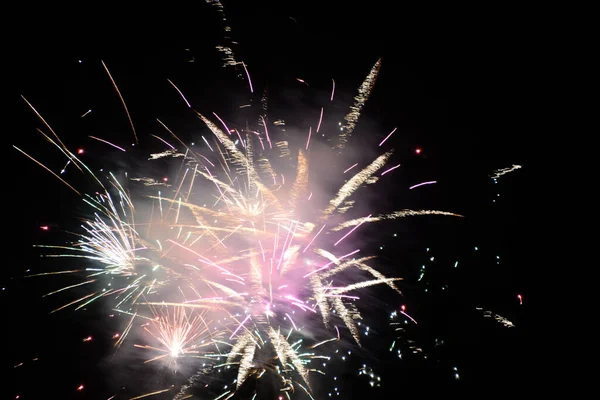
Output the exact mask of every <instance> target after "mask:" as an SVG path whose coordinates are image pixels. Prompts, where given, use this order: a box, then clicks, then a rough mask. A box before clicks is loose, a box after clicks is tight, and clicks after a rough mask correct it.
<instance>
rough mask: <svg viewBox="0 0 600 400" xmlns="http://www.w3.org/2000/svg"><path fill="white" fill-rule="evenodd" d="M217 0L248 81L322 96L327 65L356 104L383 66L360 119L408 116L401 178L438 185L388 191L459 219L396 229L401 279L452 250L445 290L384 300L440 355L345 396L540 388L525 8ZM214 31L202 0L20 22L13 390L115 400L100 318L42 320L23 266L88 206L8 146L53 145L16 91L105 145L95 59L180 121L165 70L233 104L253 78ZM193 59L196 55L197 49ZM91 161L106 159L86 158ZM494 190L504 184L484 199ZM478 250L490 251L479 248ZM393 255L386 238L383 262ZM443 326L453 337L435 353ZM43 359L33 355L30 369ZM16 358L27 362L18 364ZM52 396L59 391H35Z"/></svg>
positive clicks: (385, 121) (12, 162)
mask: <svg viewBox="0 0 600 400" xmlns="http://www.w3.org/2000/svg"><path fill="white" fill-rule="evenodd" d="M224 4H225V13H226V16H227V19H228V22H229V24H230V25H231V27H232V36H233V38H234V40H236V41H237V42H239V46H238V47H236V50H237V52H236V58H237V59H239V60H244V61H245V62H246V64H248V66H249V68H250V71H251V74H252V77H253V80H255V81H256V82H264V81H267V80H268V81H269V82H271V84H277V83H279V82H285V83H286V84H288V85H290V84H291V81H293V80H294V79H295V78H296V77H302V78H303V79H305V80H306V81H307V82H309V83H310V84H311V87H314V88H315V90H321V91H325V92H327V91H329V89H330V86H329V85H330V79H331V78H334V79H336V83H338V85H339V88H338V93H339V96H344V95H345V96H347V98H348V99H351V96H353V95H354V94H355V92H356V88H357V87H358V85H359V84H360V82H361V81H362V79H363V78H364V76H365V75H366V73H367V72H368V70H369V69H370V68H371V66H372V65H373V63H374V62H375V61H376V60H377V59H378V58H379V57H383V66H382V69H381V74H380V77H379V80H378V82H377V84H376V88H375V90H374V93H373V96H372V98H371V100H370V102H369V103H368V105H367V107H366V108H365V111H364V113H363V115H364V117H365V118H366V119H367V120H368V121H367V122H366V123H367V124H368V126H369V128H372V130H373V131H376V132H378V134H379V135H385V134H387V132H386V130H388V131H389V129H388V128H390V127H394V126H399V131H398V132H397V133H396V134H395V136H394V137H393V140H394V142H393V144H394V147H395V148H396V157H397V158H398V159H400V160H401V162H402V163H403V166H404V168H405V170H406V171H407V172H405V174H406V176H407V178H406V179H407V180H406V181H403V182H402V184H404V185H405V186H406V184H414V183H418V182H419V181H424V180H430V179H437V180H438V184H437V185H435V186H432V187H427V188H423V189H424V190H423V191H422V192H416V191H415V192H411V193H407V191H406V190H405V189H406V188H404V189H400V184H398V185H399V186H398V189H395V190H393V192H395V193H396V194H394V195H393V196H394V197H395V196H397V197H402V199H403V203H402V204H403V205H406V207H408V208H430V207H431V208H441V209H449V210H452V211H455V212H458V213H461V214H464V215H466V216H467V218H466V219H465V222H464V223H446V222H441V221H440V220H436V219H429V218H418V219H417V221H412V222H410V223H409V225H403V226H402V227H400V228H396V227H390V228H389V229H391V231H390V234H391V233H392V232H396V231H397V230H398V232H399V236H400V237H401V240H402V243H401V246H402V248H403V249H404V250H402V251H401V255H400V257H402V260H403V261H404V263H405V265H406V267H404V268H406V273H407V274H411V273H412V274H414V273H415V270H416V269H418V266H419V265H420V264H421V263H422V262H424V260H426V258H427V257H428V255H427V254H425V253H424V249H425V248H427V247H429V248H431V249H432V251H434V252H436V257H437V258H438V259H440V260H444V262H445V263H446V265H445V266H444V267H442V266H439V267H438V266H436V267H435V268H433V269H432V272H431V282H432V283H431V285H432V287H433V286H436V287H438V288H439V287H441V286H444V285H447V286H448V291H447V292H444V293H442V292H440V291H439V290H433V289H432V290H431V291H430V292H428V294H427V295H425V294H423V291H422V288H421V287H419V286H407V287H406V288H405V292H406V297H405V299H403V300H400V301H395V302H394V303H390V304H392V305H394V306H397V304H400V303H402V304H407V305H408V306H409V308H410V309H411V310H414V312H415V313H416V314H417V315H418V316H420V317H421V318H417V319H419V320H420V322H421V326H422V327H420V328H419V329H418V330H417V331H416V332H415V339H416V340H417V341H418V342H419V341H420V345H422V347H423V348H424V349H425V350H426V351H430V360H433V359H435V360H440V361H435V362H434V361H427V362H423V361H418V360H416V359H415V360H412V361H411V360H407V361H406V363H404V364H401V365H400V366H398V365H396V364H391V363H390V364H387V361H386V360H385V357H387V356H382V357H381V360H382V361H381V363H382V365H383V368H384V372H383V375H385V376H384V388H383V389H367V390H366V389H365V387H366V385H365V384H364V382H362V384H361V382H359V380H355V382H354V381H353V378H352V377H349V378H348V379H347V382H346V383H347V384H348V385H350V387H351V388H352V391H347V392H346V393H354V394H355V396H354V397H350V396H349V397H343V398H363V397H360V396H362V395H370V396H373V397H374V398H383V396H384V393H387V394H396V393H397V394H398V395H401V394H402V393H404V394H405V395H410V396H412V395H414V394H417V393H420V394H421V395H423V394H429V393H438V392H443V393H465V392H470V391H471V390H482V389H483V390H489V391H490V392H494V391H495V390H498V388H499V387H501V388H507V389H509V390H511V391H514V393H516V394H518V393H521V391H524V390H526V389H525V388H528V387H531V386H532V385H533V381H534V380H535V377H534V376H533V375H534V374H532V373H531V372H530V371H531V370H532V368H536V364H535V363H534V362H533V361H532V350H531V349H532V347H533V344H532V341H531V338H530V334H529V331H530V329H531V324H532V322H531V320H532V318H534V317H532V314H533V311H532V310H533V307H535V306H534V304H535V299H532V297H534V296H533V293H535V291H534V285H533V277H534V276H535V274H536V269H535V268H536V267H535V266H534V264H533V263H532V259H533V257H532V252H531V250H530V249H529V247H528V241H529V240H530V237H531V235H532V231H533V227H532V225H533V222H532V216H531V212H532V210H533V208H534V207H533V196H532V191H531V190H532V189H531V188H530V182H531V180H532V177H531V172H530V168H531V160H532V159H533V157H532V154H531V152H532V151H533V144H534V143H535V140H536V139H537V137H538V133H537V132H536V128H535V122H534V121H532V120H531V113H532V108H533V106H532V102H533V99H534V97H535V96H534V93H535V90H536V88H537V82H536V79H535V78H534V77H535V68H536V66H537V65H538V59H537V57H538V54H537V49H538V48H539V46H537V43H539V39H538V33H536V32H535V30H534V28H533V27H532V25H531V24H529V23H527V22H528V21H530V19H529V18H530V15H528V14H527V13H526V12H525V10H517V9H495V8H494V7H491V6H489V7H487V8H482V9H477V8H471V7H469V8H464V9H462V8H459V7H457V8H453V7H449V8H448V9H435V10H418V11H417V10H414V9H412V8H411V7H407V6H404V5H398V4H392V5H385V3H383V2H370V3H369V4H368V7H367V6H366V5H364V4H361V5H360V6H356V7H352V6H348V5H347V4H345V3H339V4H337V3H334V2H330V3H320V4H318V3H315V4H311V3H310V2H307V3H305V2H303V3H301V4H300V3H293V4H292V3H290V4H288V3H285V5H282V3H277V4H271V3H260V2H258V3H257V2H226V3H224ZM153 11H154V12H153V13H152V14H153V15H155V13H159V12H161V10H157V9H155V10H153ZM130 15H131V16H130ZM171 15H173V16H172V17H171ZM528 26H529V28H527V27H528ZM221 28H222V26H221V25H220V24H219V23H218V14H217V13H216V12H215V9H214V8H211V7H209V6H206V5H205V4H202V3H200V4H196V5H195V6H194V7H193V8H189V9H188V8H181V9H179V10H175V11H174V10H172V9H170V10H168V12H166V13H165V15H164V16H163V17H162V18H160V19H154V18H150V17H149V16H148V15H147V14H145V12H144V9H143V8H140V9H139V10H134V11H133V12H132V13H129V12H126V11H125V10H121V9H111V10H105V9H104V10H103V9H102V8H101V7H99V6H97V8H94V7H93V6H91V7H90V9H88V10H85V12H84V11H83V10H82V11H81V12H78V13H75V14H71V15H68V14H64V13H62V12H60V11H59V10H56V9H55V10H51V11H49V12H48V13H47V14H46V13H44V12H43V11H42V10H40V11H39V12H36V13H35V15H33V16H31V17H28V18H24V19H23V30H22V32H20V33H15V40H14V41H11V44H10V48H11V51H12V50H14V56H13V57H10V64H11V66H13V67H14V73H12V74H11V77H12V79H11V86H13V85H14V86H15V87H16V93H14V94H13V95H12V96H11V99H10V104H11V106H13V105H14V107H15V112H14V113H12V114H11V115H9V116H8V119H9V121H10V125H9V126H11V132H10V134H7V136H6V138H7V139H6V140H5V141H4V143H5V145H4V157H5V158H6V159H7V160H8V161H7V165H9V173H8V174H7V175H8V176H7V177H6V179H8V180H9V184H8V185H7V187H8V188H10V189H9V190H8V191H7V193H9V197H10V198H11V205H10V206H9V209H8V210H7V212H8V213H9V221H10V222H9V224H10V227H11V230H10V231H11V235H10V238H9V241H8V245H7V247H8V248H9V249H10V250H9V251H8V252H7V260H8V261H7V264H6V265H7V267H6V268H5V273H3V274H1V275H0V276H1V278H0V284H1V286H2V287H6V290H5V291H3V292H2V293H1V294H0V302H2V306H3V309H4V310H5V320H6V321H8V324H9V326H10V327H11V328H10V329H9V332H7V338H9V339H8V342H7V343H10V345H9V347H10V349H9V351H8V353H7V357H6V358H5V360H4V361H3V365H2V368H3V369H6V371H7V375H5V376H8V377H10V378H9V382H10V383H9V385H8V386H5V389H6V393H7V397H6V398H15V395H16V394H21V396H22V397H21V398H58V397H57V396H59V395H60V396H61V398H66V399H68V398H78V399H96V398H98V399H102V398H107V397H108V396H104V397H102V395H103V394H104V392H105V390H106V387H108V386H109V385H108V384H106V382H105V381H104V378H103V377H102V376H100V375H99V372H98V370H97V369H96V366H95V365H96V361H97V360H99V359H101V358H103V357H104V352H105V350H106V348H107V346H108V344H109V341H108V340H105V341H104V342H102V340H101V339H98V341H97V342H98V343H97V344H94V346H95V347H92V346H87V347H86V346H84V345H82V343H81V338H82V337H85V336H87V334H88V332H89V331H90V329H89V328H88V326H89V324H90V322H93V321H90V319H91V320H93V319H94V318H95V316H92V317H85V316H83V317H81V318H80V319H79V318H75V316H74V315H73V314H72V313H70V312H69V311H67V312H65V313H64V314H61V315H58V314H55V315H52V316H47V315H46V314H47V312H48V310H50V309H51V308H52V306H50V305H49V304H48V302H47V300H46V299H40V298H39V294H41V293H45V292H44V290H45V285H46V284H45V283H43V282H35V283H30V282H31V281H23V280H20V279H15V278H14V277H15V276H19V275H23V274H24V273H25V270H27V269H29V268H32V269H35V268H36V267H37V266H38V265H39V264H40V261H39V258H38V253H36V252H34V251H32V249H31V246H32V244H35V243H40V242H45V241H47V240H48V239H47V233H46V232H41V231H40V229H39V227H40V226H41V225H51V226H55V225H56V226H57V228H58V227H59V226H60V224H62V223H64V222H63V221H64V219H65V218H72V217H71V216H70V214H71V213H72V212H73V211H74V210H78V209H77V207H78V200H77V198H75V197H74V196H72V194H71V193H70V192H69V191H68V189H67V188H65V187H64V186H62V185H61V184H60V182H57V181H56V180H55V179H54V178H53V177H52V176H50V175H49V174H48V173H47V172H46V171H43V170H42V169H41V168H40V167H38V166H37V165H35V164H33V163H32V162H30V161H29V160H27V159H26V158H25V157H23V156H22V155H21V154H19V153H18V152H17V151H15V150H14V149H13V148H11V147H10V146H12V145H13V144H14V145H17V146H18V147H20V148H22V149H24V150H25V151H28V152H29V153H30V154H32V155H35V156H40V158H43V159H44V160H52V157H45V158H44V155H45V153H44V152H45V151H46V150H47V149H48V147H47V146H44V143H43V141H42V140H40V138H39V137H37V135H38V134H37V133H36V132H35V128H36V127H41V125H40V123H39V121H38V120H37V119H36V117H35V115H34V114H33V113H32V112H31V110H30V109H29V108H28V107H27V105H26V104H25V103H24V102H23V100H22V99H21V98H20V95H23V96H25V97H26V98H27V99H28V100H29V101H31V102H32V103H33V104H34V105H35V107H36V108H37V109H38V110H39V111H40V112H41V113H42V115H43V116H44V118H45V119H46V120H47V121H48V122H49V123H50V124H51V126H52V127H53V128H54V130H55V131H56V132H57V133H59V135H61V138H62V139H64V140H65V142H66V143H67V145H68V146H70V147H73V148H78V147H85V148H86V149H87V148H92V147H93V146H95V144H93V143H90V141H89V139H85V138H86V137H87V135H90V134H91V135H94V134H96V135H97V136H101V137H108V136H109V135H114V136H112V137H113V138H115V137H119V135H131V131H130V129H129V126H128V123H127V120H126V118H125V117H124V114H123V111H122V108H121V104H120V103H119V101H118V97H117V96H116V94H115V93H114V90H113V89H112V87H111V86H110V81H109V80H108V79H107V77H106V75H105V73H104V71H103V69H102V67H101V64H100V60H104V61H105V62H106V63H107V65H108V66H109V68H110V69H111V72H112V73H113V75H115V77H117V83H118V85H119V88H120V90H121V92H122V93H123V95H124V97H125V98H126V101H127V103H128V107H129V109H130V112H131V114H132V117H133V120H134V123H135V124H136V128H137V129H138V131H139V132H149V133H154V132H155V131H156V132H157V131H158V130H157V128H156V124H155V118H157V117H158V118H162V117H166V118H168V117H171V118H173V119H176V118H177V116H179V115H180V113H182V112H184V111H186V110H185V109H184V107H182V104H181V101H180V98H178V97H177V96H176V95H174V93H173V89H172V88H171V87H170V85H168V83H167V82H166V79H172V80H173V81H174V82H176V83H177V85H178V87H180V88H182V90H184V92H185V94H186V96H187V97H188V98H189V99H190V101H191V102H192V103H193V104H194V106H195V108H198V109H203V110H205V111H207V112H208V113H210V112H212V111H213V109H216V110H219V111H223V112H225V113H226V112H227V107H228V104H227V96H226V95H223V94H222V93H221V94H220V95H218V96H217V95H213V94H214V93H216V92H219V91H225V92H226V91H229V90H231V91H232V92H234V91H235V90H237V89H239V87H242V88H243V86H242V85H243V84H244V81H241V80H236V79H232V78H231V75H232V72H231V70H230V69H223V68H222V67H221V55H220V54H219V53H218V52H217V51H216V50H215V49H214V46H215V45H216V44H220V43H222V38H223V32H222V30H221ZM185 49H190V51H186V50H185ZM190 57H194V60H195V62H194V63H189V62H188V61H189V59H190ZM79 60H82V61H83V63H79ZM228 85H230V86H228ZM290 93H292V94H293V93H296V92H294V91H291V92H290ZM336 96H337V95H336ZM165 99H168V100H165ZM306 101H307V102H308V103H310V99H306ZM11 108H12V107H11ZM88 108H92V109H93V110H95V109H103V110H104V113H103V115H110V116H111V117H110V118H108V119H95V120H94V123H93V124H92V123H87V122H86V121H85V119H83V120H82V119H80V118H79V115H81V114H82V113H83V112H85V111H86V110H87V109H88ZM93 113H94V111H93ZM177 124H179V128H181V129H182V130H185V129H187V128H188V127H189V128H190V129H194V128H192V126H194V125H193V123H192V122H191V121H188V120H186V119H185V118H181V119H180V120H179V122H177ZM358 131H359V128H357V131H356V133H355V136H358ZM384 132H385V133H384ZM416 147H420V148H422V149H423V154H422V155H421V156H419V157H416V156H415V155H414V153H413V152H414V149H415V148H416ZM90 153H91V151H90ZM89 157H90V159H91V160H93V162H97V161H98V159H97V158H94V157H95V156H94V155H93V154H90V155H89ZM96 157H97V156H96ZM60 162H62V161H60ZM511 164H520V165H523V169H521V170H519V171H517V172H515V173H513V174H510V175H507V176H505V177H502V178H500V179H499V180H498V181H499V183H498V184H497V185H494V183H493V182H492V180H491V179H489V174H490V172H491V171H492V170H494V169H497V168H503V167H508V166H510V165H511ZM54 167H55V168H60V166H59V165H54ZM409 181H410V182H409ZM497 193H500V194H501V196H500V197H499V198H498V199H497V200H498V201H497V203H492V199H494V198H495V196H496V195H497ZM444 221H447V220H444ZM72 225H73V224H72ZM72 225H71V226H72ZM386 246H388V245H387V244H386ZM394 246H397V244H391V243H390V244H389V247H390V248H392V249H393V248H394ZM474 246H477V247H478V248H479V249H480V250H479V251H478V252H477V253H474V252H473V248H474ZM497 254H500V255H501V268H499V267H497V265H496V260H495V256H496V255H497ZM396 255H397V254H395V251H394V250H392V253H386V252H384V253H383V254H382V258H383V259H386V257H388V259H392V257H394V256H396ZM456 259H459V260H460V265H461V267H460V269H459V270H458V272H456V273H455V271H452V270H450V269H449V268H448V267H449V266H451V265H453V262H454V260H456ZM42 262H43V261H42ZM411 268H412V269H413V270H412V272H411ZM415 268H416V269H415ZM517 293H520V294H522V295H523V297H524V305H523V306H520V307H519V306H518V300H517V299H516V294H517ZM387 300H388V299H384V300H383V302H387ZM52 304H54V303H52ZM475 306H481V307H484V309H489V310H492V311H494V312H496V313H498V314H501V315H504V316H506V317H507V318H508V319H510V320H511V321H513V322H514V323H515V325H516V326H517V328H513V329H510V330H509V329H506V328H503V327H501V326H500V325H499V324H496V323H493V322H491V321H489V320H487V319H484V318H483V317H481V316H480V315H478V314H477V313H476V312H475V311H474V307H475ZM471 311H472V312H471ZM373 312H374V311H373ZM92 325H93V324H92ZM436 338H442V339H443V340H444V341H445V343H446V345H444V346H442V347H441V348H434V346H433V345H432V344H431V343H433V342H434V340H435V339H436ZM386 343H387V342H386ZM39 354H44V355H47V356H44V357H42V356H39ZM38 356H39V357H40V360H39V362H40V365H37V366H36V365H32V364H35V363H34V362H32V361H31V360H32V359H33V358H35V357H38ZM49 360H52V361H49ZM20 362H24V365H23V366H22V367H18V368H14V365H17V364H19V363H20ZM455 365H456V366H458V367H459V370H460V372H461V379H460V380H458V381H457V380H455V379H453V373H452V371H451V367H452V366H455ZM25 368H28V369H26V370H25V371H23V369H25ZM90 376H95V377H94V378H90ZM148 379H153V378H152V377H149V378H148ZM80 382H82V383H85V385H86V387H87V389H86V390H85V391H84V392H81V393H80V392H76V391H74V390H73V387H77V385H78V384H79V383H80ZM392 382H393V383H394V384H397V385H398V386H392ZM27 391H29V392H30V393H32V394H31V395H29V397H27V396H25V395H24V393H26V392H27ZM49 393H51V394H52V396H53V397H43V396H46V395H48V394H49ZM363 393H364V394H363ZM40 396H42V397H40ZM54 396H56V397H54ZM340 397H342V396H340ZM123 398H127V397H123ZM323 398H326V397H325V396H324V397H323ZM394 398H395V397H394Z"/></svg>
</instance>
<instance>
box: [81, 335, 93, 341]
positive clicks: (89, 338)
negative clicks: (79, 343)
mask: <svg viewBox="0 0 600 400" xmlns="http://www.w3.org/2000/svg"><path fill="white" fill-rule="evenodd" d="M92 339H93V338H92V337H91V336H88V337H86V338H84V339H83V341H84V342H90V341H91V340H92Z"/></svg>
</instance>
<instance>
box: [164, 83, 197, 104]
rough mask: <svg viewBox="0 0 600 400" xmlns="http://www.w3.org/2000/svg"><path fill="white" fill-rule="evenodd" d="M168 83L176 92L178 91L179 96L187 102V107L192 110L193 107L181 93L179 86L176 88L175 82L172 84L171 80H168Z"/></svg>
mask: <svg viewBox="0 0 600 400" xmlns="http://www.w3.org/2000/svg"><path fill="white" fill-rule="evenodd" d="M167 81H168V82H169V83H170V84H171V85H172V86H173V87H174V88H175V90H177V93H179V95H180V96H181V98H182V99H183V101H185V104H187V106H188V107H189V108H192V106H191V105H190V102H189V101H187V99H186V98H185V96H184V95H183V93H182V92H181V90H179V88H178V87H177V86H175V84H174V83H173V82H171V80H170V79H167Z"/></svg>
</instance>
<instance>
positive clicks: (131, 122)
mask: <svg viewBox="0 0 600 400" xmlns="http://www.w3.org/2000/svg"><path fill="white" fill-rule="evenodd" d="M101 62H102V66H103V67H104V69H105V70H106V73H107V74H108V77H109V78H110V81H111V82H112V84H113V87H114V88H115V90H116V91H117V94H118V95H119V98H120V99H121V103H122V104H123V108H124V109H125V113H126V114H127V118H128V119H129V125H130V126H131V130H132V131H133V137H134V138H135V143H136V144H139V140H138V136H137V133H136V132H135V126H133V120H132V119H131V115H130V114H129V110H128V109H127V104H125V99H123V96H122V95H121V91H120V90H119V87H118V86H117V83H116V82H115V80H114V79H113V77H112V75H111V74H110V71H109V70H108V67H107V66H106V64H104V61H101Z"/></svg>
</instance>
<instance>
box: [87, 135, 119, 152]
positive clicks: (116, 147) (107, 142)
mask: <svg viewBox="0 0 600 400" xmlns="http://www.w3.org/2000/svg"><path fill="white" fill-rule="evenodd" d="M89 137H90V138H92V139H94V140H97V141H99V142H102V143H106V144H107V145H109V146H112V147H114V148H115V149H119V150H121V151H123V152H127V150H125V149H124V148H122V147H119V146H117V145H116V144H114V143H111V142H109V141H108V140H104V139H100V138H97V137H95V136H91V135H90V136H89Z"/></svg>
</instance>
